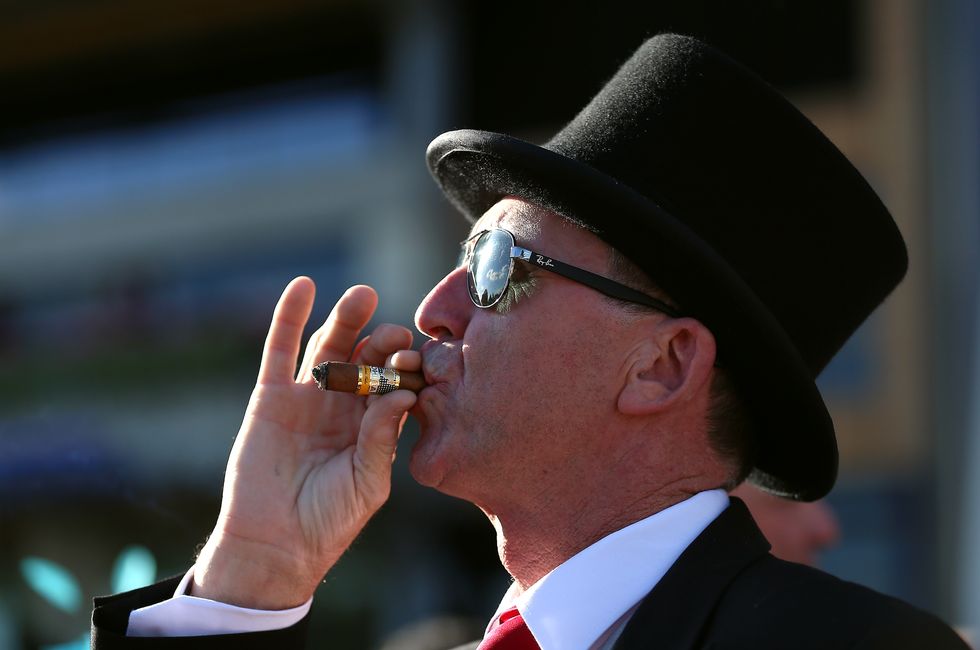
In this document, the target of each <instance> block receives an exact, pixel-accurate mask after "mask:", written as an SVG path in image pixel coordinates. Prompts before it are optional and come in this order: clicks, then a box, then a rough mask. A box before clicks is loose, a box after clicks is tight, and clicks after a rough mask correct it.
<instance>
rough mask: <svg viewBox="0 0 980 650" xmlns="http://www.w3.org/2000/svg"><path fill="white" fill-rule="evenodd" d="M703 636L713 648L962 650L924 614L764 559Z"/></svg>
mask: <svg viewBox="0 0 980 650" xmlns="http://www.w3.org/2000/svg"><path fill="white" fill-rule="evenodd" d="M706 637H707V638H708V639H712V638H713V639H715V641H716V642H715V643H708V644H706V647H717V648H726V647H731V648H742V647H756V648H765V647H788V646H786V641H787V640H788V639H792V640H793V642H792V647H796V648H930V649H933V648H934V649H942V648H956V649H960V648H966V645H965V644H964V643H963V642H962V641H961V640H960V639H959V637H957V636H956V634H955V633H954V632H953V631H952V630H951V629H950V628H949V626H947V625H946V624H945V623H943V622H942V621H940V620H939V619H938V618H936V617H935V616H933V615H931V614H929V613H927V612H924V611H922V610H920V609H917V608H915V607H913V606H911V605H909V604H907V603H905V602H903V601H900V600H898V599H896V598H892V597H890V596H886V595H884V594H881V593H879V592H876V591H874V590H872V589H868V588H867V587H863V586H861V585H858V584H855V583H852V582H846V581H844V580H840V579H838V578H835V577H834V576H831V575H829V574H827V573H824V572H822V571H818V570H816V569H812V568H810V567H806V566H802V565H799V564H793V563H791V562H784V561H782V560H779V559H776V558H774V557H773V556H771V555H765V556H763V557H761V558H759V559H758V560H757V561H756V562H753V563H752V564H750V565H748V566H747V567H745V569H744V570H743V571H742V572H740V573H739V575H738V576H737V577H736V578H735V580H733V581H732V582H731V584H730V585H729V588H728V589H726V590H725V593H724V594H723V596H722V598H721V599H720V600H719V601H718V604H717V607H716V608H715V611H714V613H713V616H712V620H711V623H710V624H709V626H708V629H707V630H706ZM721 640H724V642H720V641H721Z"/></svg>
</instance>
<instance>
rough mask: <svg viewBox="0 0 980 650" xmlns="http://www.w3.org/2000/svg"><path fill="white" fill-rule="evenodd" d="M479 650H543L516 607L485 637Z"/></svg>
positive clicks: (505, 614)
mask: <svg viewBox="0 0 980 650" xmlns="http://www.w3.org/2000/svg"><path fill="white" fill-rule="evenodd" d="M477 650H541V646H539V645H538V642H537V641H535V640H534V637H533V636H531V630H529V629H527V625H525V623H524V619H523V618H521V613H520V612H518V611H517V608H516V607H512V608H510V609H508V610H507V611H506V612H504V613H503V614H501V615H500V618H499V619H497V621H496V622H495V623H494V625H493V626H492V627H491V628H490V631H489V632H488V633H487V635H486V636H485V637H483V643H481V644H480V646H479V647H478V648H477Z"/></svg>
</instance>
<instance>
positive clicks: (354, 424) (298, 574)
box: [192, 277, 418, 610]
mask: <svg viewBox="0 0 980 650" xmlns="http://www.w3.org/2000/svg"><path fill="white" fill-rule="evenodd" d="M315 291H316V290H315V287H314V285H313V282H312V281H311V280H310V279H309V278H302V277H301V278H297V279H295V280H293V281H292V282H291V283H290V284H289V286H287V287H286V290H285V291H284V292H283V294H282V297H281V298H280V299H279V304H278V305H277V306H276V311H275V314H274V315H273V317H272V325H271V326H270V328H269V335H268V338H267V339H266V342H265V349H264V352H263V355H262V364H261V367H260V369H259V376H258V381H257V383H256V386H255V390H254V391H253V393H252V398H251V400H250V401H249V404H248V408H247V410H246V412H245V419H244V421H243V422H242V427H241V430H240V431H239V434H238V437H237V438H236V440H235V444H234V447H233V448H232V451H231V457H230V458H229V460H228V469H227V473H226V475H225V485H224V492H223V495H222V502H221V513H220V515H219V516H218V522H217V524H216V526H215V529H214V532H213V533H212V534H211V537H210V538H209V539H208V542H207V544H206V545H205V546H204V549H203V550H202V551H201V554H200V556H199V557H198V560H197V563H196V564H195V567H194V584H193V587H192V593H193V595H195V596H201V597H203V598H210V599H212V600H218V601H221V602H226V603H230V604H233V605H238V606H242V607H251V608H254V609H266V610H279V609H288V608H291V607H295V606H298V605H300V604H302V603H304V602H305V601H306V600H308V599H309V598H310V597H312V595H313V591H314V590H315V589H316V586H317V584H318V583H319V582H320V580H321V579H322V578H323V575H324V574H325V573H326V572H327V570H329V569H330V567H331V566H333V564H334V563H335V562H336V561H337V559H338V558H339V557H340V556H341V554H343V552H344V551H345V550H346V549H347V547H348V546H350V544H351V543H352V542H353V541H354V538H355V537H356V536H357V534H358V533H359V532H360V531H361V529H362V528H363V527H364V525H365V524H366V523H367V522H368V520H369V519H370V518H371V516H372V515H373V514H374V513H375V512H376V511H377V510H378V508H380V507H381V505H382V504H383V503H384V502H385V501H386V500H387V498H388V494H389V491H390V488H391V463H392V460H393V459H394V453H395V444H396V442H397V440H398V434H399V433H400V431H401V427H402V424H403V423H404V421H405V417H406V414H407V412H408V410H409V409H410V408H412V406H413V405H414V404H415V394H414V393H411V392H409V391H406V390H397V391H394V392H392V393H388V394H387V395H383V396H372V397H369V398H367V399H365V398H364V397H358V396H355V395H348V394H344V393H336V392H328V391H322V390H320V389H319V388H317V386H316V384H315V383H314V381H313V378H312V376H311V370H312V368H313V366H315V365H316V364H318V363H320V362H321V361H347V360H350V361H351V362H353V363H366V364H370V365H375V366H381V365H384V363H385V360H386V359H387V358H388V357H389V356H391V355H392V354H393V353H394V352H395V351H397V350H407V349H408V348H410V347H411V345H412V333H411V332H410V331H409V330H407V329H405V328H404V327H399V326H396V325H380V326H378V327H377V328H376V329H375V330H374V332H373V333H372V335H371V336H369V337H367V338H365V339H364V340H362V341H361V342H360V343H359V344H358V345H357V347H356V348H355V347H354V343H355V341H356V340H357V337H358V336H359V335H360V331H361V329H362V328H363V327H364V326H365V325H366V324H367V323H368V321H369V320H370V318H371V315H372V314H373V313H374V310H375V308H376V307H377V303H378V297H377V295H376V294H375V292H374V290H372V289H371V288H370V287H366V286H356V287H352V288H351V289H348V290H347V292H346V293H345V294H344V295H343V296H342V297H341V298H340V300H339V301H338V302H337V304H336V305H335V306H334V308H333V311H332V312H331V313H330V316H329V318H327V321H326V323H324V325H323V326H322V327H321V328H320V329H319V330H317V331H316V332H315V333H314V334H313V336H312V337H311V338H310V341H309V343H308V344H307V347H306V353H305V356H304V359H303V363H302V364H301V365H300V367H299V371H298V373H297V374H296V376H295V378H294V376H293V373H294V371H295V369H296V361H297V357H298V354H299V349H300V345H301V338H302V333H303V328H304V326H305V325H306V321H307V319H308V318H309V316H310V311H311V310H312V308H313V298H314V295H315ZM417 356H418V355H417V353H411V352H409V353H405V352H403V353H402V354H400V355H398V357H397V358H398V359H402V360H403V361H402V363H403V364H405V363H408V364H410V365H415V364H417V363H418V359H417ZM405 360H407V361H405ZM400 369H402V370H417V368H410V367H404V366H403V367H401V368H400Z"/></svg>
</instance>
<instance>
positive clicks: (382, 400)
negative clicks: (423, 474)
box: [354, 390, 416, 509]
mask: <svg viewBox="0 0 980 650" xmlns="http://www.w3.org/2000/svg"><path fill="white" fill-rule="evenodd" d="M415 400H416V396H415V393H412V392H411V391H407V390H396V391H394V392H393V393H388V394H387V395H382V396H380V397H378V398H377V399H376V400H374V401H373V402H371V404H370V405H369V406H368V409H367V411H366V412H365V414H364V419H363V420H362V421H361V432H360V434H359V435H358V437H357V448H356V451H355V453H354V480H355V482H356V483H357V484H358V489H359V491H360V492H361V493H362V494H363V495H364V498H365V499H366V500H367V502H368V505H369V507H371V508H372V509H377V508H380V507H381V505H382V504H383V503H384V501H385V500H386V499H387V498H388V493H389V491H390V488H391V463H392V460H394V457H395V447H396V445H397V444H398V435H399V434H400V433H401V429H402V425H403V424H404V423H405V417H406V414H407V413H408V410H409V409H411V408H412V407H413V406H414V405H415Z"/></svg>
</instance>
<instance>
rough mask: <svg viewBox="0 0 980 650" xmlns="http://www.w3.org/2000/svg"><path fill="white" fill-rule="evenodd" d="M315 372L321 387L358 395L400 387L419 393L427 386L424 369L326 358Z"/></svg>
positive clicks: (383, 392) (385, 391)
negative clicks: (406, 369) (371, 364)
mask: <svg viewBox="0 0 980 650" xmlns="http://www.w3.org/2000/svg"><path fill="white" fill-rule="evenodd" d="M312 373H313V379H314V380H316V385H317V386H319V387H320V390H336V391H341V392H344V393H354V394H355V395H384V394H385V393H390V392H391V391H393V390H398V389H399V388H404V389H406V390H410V391H412V392H413V393H417V392H419V391H420V390H422V389H423V388H425V386H426V383H425V376H424V375H423V374H422V373H421V372H404V371H400V370H395V369H394V368H378V367H377V366H359V365H357V364H353V363H343V362H342V361H324V362H323V363H321V364H317V365H316V366H314V368H313V370H312Z"/></svg>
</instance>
